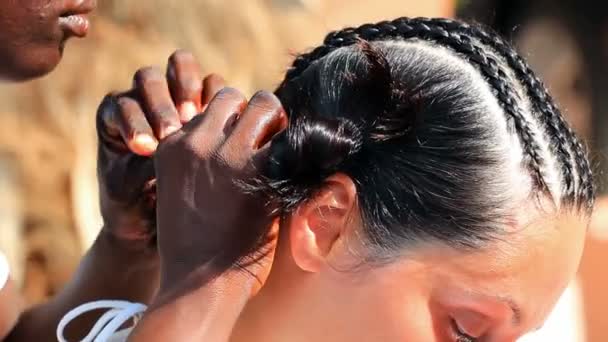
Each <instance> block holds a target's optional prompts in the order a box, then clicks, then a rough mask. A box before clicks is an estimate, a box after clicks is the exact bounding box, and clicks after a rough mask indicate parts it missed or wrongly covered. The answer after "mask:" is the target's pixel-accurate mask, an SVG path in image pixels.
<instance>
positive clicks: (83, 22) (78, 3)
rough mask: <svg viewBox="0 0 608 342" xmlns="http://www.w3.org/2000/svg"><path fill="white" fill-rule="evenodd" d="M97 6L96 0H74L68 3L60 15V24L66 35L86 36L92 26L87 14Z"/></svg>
mask: <svg viewBox="0 0 608 342" xmlns="http://www.w3.org/2000/svg"><path fill="white" fill-rule="evenodd" d="M96 7H97V1H96V0H74V1H71V2H70V3H68V4H67V6H66V7H65V8H64V9H63V10H62V12H61V15H60V17H59V26H60V27H61V29H62V30H63V31H64V33H65V34H66V36H67V37H70V36H76V37H85V36H86V35H87V33H88V31H89V27H90V22H89V19H88V17H87V15H88V14H89V13H91V12H92V11H93V10H94V9H95V8H96Z"/></svg>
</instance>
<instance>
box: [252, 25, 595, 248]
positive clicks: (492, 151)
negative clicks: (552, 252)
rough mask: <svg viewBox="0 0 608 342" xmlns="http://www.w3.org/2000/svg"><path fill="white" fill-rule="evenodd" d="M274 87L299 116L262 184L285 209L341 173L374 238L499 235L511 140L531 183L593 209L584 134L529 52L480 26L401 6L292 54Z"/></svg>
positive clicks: (460, 239)
mask: <svg viewBox="0 0 608 342" xmlns="http://www.w3.org/2000/svg"><path fill="white" fill-rule="evenodd" d="M480 84H481V85H480ZM277 95H278V96H279V98H280V99H281V101H282V102H283V104H284V106H285V108H286V111H287V113H288V114H289V117H290V125H289V128H288V129H287V130H286V131H285V132H284V133H283V134H281V136H280V137H278V138H277V139H275V141H274V143H273V145H272V153H271V156H272V157H271V162H270V164H269V165H268V169H267V170H266V175H265V177H264V179H260V180H258V181H257V182H256V185H253V187H254V188H255V189H258V190H259V189H263V190H265V191H268V192H269V194H270V195H272V196H273V197H274V199H276V200H277V201H278V202H280V203H281V208H282V209H283V210H284V211H289V210H290V209H292V208H295V207H296V206H297V205H298V204H299V203H301V202H302V201H305V200H306V199H308V198H310V197H311V196H313V195H314V192H315V191H316V190H318V189H319V188H321V187H322V186H323V181H324V179H325V178H326V177H328V176H329V175H331V174H333V173H336V172H342V173H345V174H347V175H349V176H350V177H351V178H352V179H353V181H354V182H355V184H356V185H357V190H358V196H359V206H360V210H361V214H362V215H361V216H362V217H363V220H364V223H365V226H366V234H367V237H369V238H370V241H371V242H372V243H373V245H375V246H380V247H381V248H384V249H394V248H398V247H399V246H402V245H403V244H404V243H408V242H412V241H417V240H420V239H435V240H437V239H439V240H441V241H444V242H447V243H450V244H458V245H463V246H469V247H470V246H476V245H478V243H479V242H481V241H486V240H487V239H489V238H491V237H493V236H494V235H495V233H496V232H497V231H499V229H498V228H497V227H499V226H500V225H501V224H503V223H504V222H505V220H506V219H507V217H508V215H509V208H512V206H513V204H512V203H513V201H512V197H513V192H512V191H511V188H512V187H513V185H512V184H509V181H508V180H507V179H506V178H505V176H500V174H501V173H506V172H508V171H507V169H508V167H509V165H510V164H509V162H508V160H509V157H508V156H507V155H509V154H510V152H512V150H513V149H516V148H519V149H520V150H521V153H520V154H521V159H519V160H518V163H517V164H518V167H523V169H524V170H526V171H527V177H528V179H529V184H530V191H529V192H530V194H532V195H539V197H540V195H544V196H546V197H548V198H550V199H551V200H552V201H553V203H555V204H556V207H558V208H572V209H577V210H581V209H583V210H585V211H586V212H587V213H589V212H590V211H591V210H592V207H593V202H594V198H595V189H594V185H593V177H592V172H591V169H590V165H589V161H588V159H587V156H586V151H585V148H584V147H583V145H582V143H581V142H580V141H579V140H578V139H577V137H576V135H575V134H574V132H573V131H572V129H571V128H570V127H569V125H568V124H567V123H566V122H565V121H564V119H563V117H562V115H561V114H560V111H559V109H558V108H557V106H556V104H555V103H554V101H553V99H552V98H551V96H550V95H549V93H548V92H547V90H546V88H545V87H544V85H543V83H542V82H541V81H540V80H539V79H538V78H537V77H536V76H535V74H534V73H533V71H532V70H531V69H530V67H529V66H528V64H527V63H526V62H525V60H524V59H523V58H522V57H521V56H519V55H518V54H517V53H516V52H515V50H514V49H513V48H512V47H511V46H510V45H509V44H508V43H507V42H505V41H504V40H503V39H501V38H500V37H499V36H497V35H495V34H493V33H492V32H489V31H487V30H485V29H483V28H481V27H478V26H474V25H469V24H466V23H462V22H459V21H454V20H448V19H427V18H414V19H410V18H399V19H396V20H393V21H383V22H380V23H377V24H366V25H362V26H360V27H356V28H346V29H343V30H340V31H335V32H332V33H330V34H328V35H327V37H326V38H325V40H324V42H323V45H321V46H319V47H317V48H315V49H313V50H312V51H310V52H308V53H304V54H301V55H299V56H297V57H296V59H295V60H294V62H293V65H292V67H291V68H290V69H289V70H288V71H287V73H286V77H285V79H284V81H283V82H282V83H281V85H280V86H279V87H278V89H277ZM497 112H501V113H502V114H500V116H502V119H499V120H497V115H496V113H497ZM500 122H502V123H500ZM505 136H508V137H510V138H505ZM511 138H513V139H515V140H514V141H516V142H517V143H518V145H519V147H518V146H511V145H510V144H509V142H510V141H513V140H512V139H511ZM509 139H511V140H509ZM520 173H521V172H520ZM556 184H557V185H556ZM490 227H494V228H495V229H492V228H490Z"/></svg>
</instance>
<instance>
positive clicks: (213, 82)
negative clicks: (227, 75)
mask: <svg viewBox="0 0 608 342" xmlns="http://www.w3.org/2000/svg"><path fill="white" fill-rule="evenodd" d="M224 87H226V81H224V78H223V77H222V76H220V75H218V74H210V75H209V76H207V77H205V79H204V80H203V97H202V106H203V110H205V109H206V108H207V106H208V105H209V102H211V100H212V99H213V98H214V97H215V95H216V94H217V93H218V92H219V91H220V90H222V89H223V88H224Z"/></svg>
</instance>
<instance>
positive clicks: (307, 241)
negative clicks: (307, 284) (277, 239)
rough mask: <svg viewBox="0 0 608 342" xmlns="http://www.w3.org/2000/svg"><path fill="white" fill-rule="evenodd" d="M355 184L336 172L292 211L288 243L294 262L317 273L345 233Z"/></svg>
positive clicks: (354, 199) (354, 200) (352, 206)
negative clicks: (313, 194) (308, 198)
mask: <svg viewBox="0 0 608 342" xmlns="http://www.w3.org/2000/svg"><path fill="white" fill-rule="evenodd" d="M356 196H357V191H356V187H355V185H354V183H353V181H352V180H351V178H350V177H348V176H346V175H344V174H336V175H333V176H331V177H329V178H328V179H327V180H326V182H325V186H324V187H323V188H322V189H321V190H320V191H319V192H318V193H317V194H316V195H315V196H314V197H313V198H311V199H310V200H308V201H306V202H305V203H303V204H302V205H300V207H299V208H298V209H297V210H296V211H295V212H294V213H293V214H292V217H291V227H290V229H289V235H290V237H289V243H290V244H291V252H292V257H293V259H294V261H295V263H296V264H297V265H298V267H300V268H301V269H302V270H304V271H306V272H318V271H319V270H320V269H321V268H322V266H323V265H324V264H325V263H326V262H327V259H328V258H329V257H330V256H331V252H332V250H333V248H334V247H335V246H336V242H337V241H339V239H340V238H341V237H342V235H343V234H344V233H345V231H346V229H345V228H347V226H348V224H349V222H350V221H351V220H350V219H351V215H352V214H353V212H354V209H355V207H356Z"/></svg>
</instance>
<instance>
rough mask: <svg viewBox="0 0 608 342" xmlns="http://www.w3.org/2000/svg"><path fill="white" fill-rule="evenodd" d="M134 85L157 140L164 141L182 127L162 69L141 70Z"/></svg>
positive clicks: (149, 68)
mask: <svg viewBox="0 0 608 342" xmlns="http://www.w3.org/2000/svg"><path fill="white" fill-rule="evenodd" d="M134 85H135V89H136V90H137V94H138V96H139V99H141V101H142V103H143V108H142V109H143V110H144V113H145V114H146V117H147V119H148V121H149V122H150V126H152V129H153V131H154V134H155V135H156V138H157V139H159V140H162V139H164V138H165V137H167V136H168V135H170V134H171V133H173V132H175V131H177V130H179V129H180V128H181V127H182V124H181V121H180V119H179V114H178V113H177V109H176V108H175V104H174V103H173V98H172V97H171V93H170V92H169V85H168V83H167V78H166V77H165V75H163V73H162V72H161V71H160V69H158V68H156V67H148V68H144V69H140V70H139V71H137V73H136V74H135V79H134Z"/></svg>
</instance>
